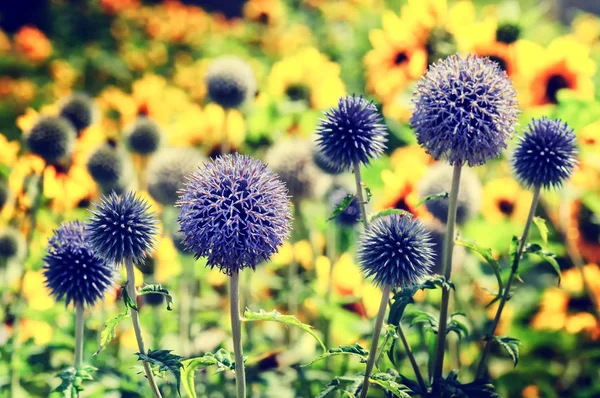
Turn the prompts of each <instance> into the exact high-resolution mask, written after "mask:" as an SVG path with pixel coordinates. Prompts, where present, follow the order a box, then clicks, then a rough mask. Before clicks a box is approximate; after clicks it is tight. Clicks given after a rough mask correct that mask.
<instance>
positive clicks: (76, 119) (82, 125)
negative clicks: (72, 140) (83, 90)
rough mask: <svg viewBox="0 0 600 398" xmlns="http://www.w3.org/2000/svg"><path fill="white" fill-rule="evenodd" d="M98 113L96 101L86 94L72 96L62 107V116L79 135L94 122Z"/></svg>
mask: <svg viewBox="0 0 600 398" xmlns="http://www.w3.org/2000/svg"><path fill="white" fill-rule="evenodd" d="M96 113H97V112H96V106H95V105H94V101H93V100H92V99H91V98H90V97H89V96H88V95H86V94H75V95H72V96H71V97H69V98H67V100H66V101H65V102H63V104H62V105H61V107H60V116H61V117H63V118H64V119H66V120H68V121H69V122H70V123H71V124H72V125H73V127H74V128H75V130H76V131H77V133H80V132H81V131H83V130H84V129H86V128H87V127H89V126H90V125H91V124H92V123H93V122H94V119H95V118H96Z"/></svg>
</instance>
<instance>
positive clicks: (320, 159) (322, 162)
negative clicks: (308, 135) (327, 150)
mask: <svg viewBox="0 0 600 398" xmlns="http://www.w3.org/2000/svg"><path fill="white" fill-rule="evenodd" d="M313 163H314V164H315V166H317V167H318V168H319V170H321V171H322V172H323V173H326V174H329V175H339V174H342V173H343V172H344V169H343V168H341V167H339V166H338V165H337V164H336V163H335V162H333V161H332V160H330V159H328V158H327V157H326V156H325V154H324V153H323V152H322V151H321V150H320V149H319V148H314V149H313Z"/></svg>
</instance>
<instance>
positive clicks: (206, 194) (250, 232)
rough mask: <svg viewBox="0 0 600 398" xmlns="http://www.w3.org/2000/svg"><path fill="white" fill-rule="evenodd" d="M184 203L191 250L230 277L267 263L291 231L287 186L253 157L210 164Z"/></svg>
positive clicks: (192, 183) (183, 226) (187, 192)
mask: <svg viewBox="0 0 600 398" xmlns="http://www.w3.org/2000/svg"><path fill="white" fill-rule="evenodd" d="M178 205H179V206H180V208H181V209H180V214H179V217H178V221H179V224H180V226H181V228H180V230H181V232H182V233H183V235H184V237H185V238H184V242H185V244H186V246H187V247H188V248H189V249H190V252H193V253H194V254H195V255H196V258H199V257H207V265H208V266H209V267H211V268H213V267H218V268H219V269H220V270H221V271H222V272H223V273H226V274H228V275H231V274H232V273H234V272H238V271H240V270H242V269H244V268H248V267H250V268H252V269H255V268H256V266H257V265H258V264H260V263H261V262H263V261H267V260H268V259H269V258H270V257H271V255H272V254H273V253H275V252H277V250H278V248H279V247H280V246H281V245H282V244H283V242H284V240H285V239H287V238H288V236H289V233H290V221H291V218H292V217H291V211H290V203H289V199H288V196H287V190H286V189H285V186H284V184H283V183H282V182H281V181H279V179H278V178H277V176H276V175H275V173H273V172H272V171H271V170H269V168H268V167H267V166H266V165H265V164H263V163H262V162H261V161H259V160H256V159H253V158H251V157H250V156H247V155H239V154H235V155H225V156H222V157H218V158H216V159H215V160H211V161H209V162H206V163H205V164H204V167H203V168H202V169H201V170H200V171H198V172H196V173H194V174H193V175H192V176H191V178H190V179H189V181H188V182H187V184H186V187H185V189H184V190H183V191H182V192H181V197H180V199H179V201H178Z"/></svg>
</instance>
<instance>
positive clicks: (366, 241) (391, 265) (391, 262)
mask: <svg viewBox="0 0 600 398" xmlns="http://www.w3.org/2000/svg"><path fill="white" fill-rule="evenodd" d="M358 262H359V263H360V265H361V267H362V271H363V273H364V274H365V277H367V278H368V277H371V276H372V277H373V280H374V282H375V284H377V285H378V286H380V287H384V286H388V285H389V286H392V287H402V286H410V285H413V284H415V283H417V282H418V281H419V280H420V279H421V278H422V277H424V276H426V275H429V274H430V273H431V270H432V269H433V265H434V249H433V244H432V242H431V234H430V233H429V232H428V230H427V228H425V226H424V225H423V224H422V223H421V222H420V221H418V220H414V219H413V218H412V217H409V216H401V215H398V214H392V215H390V216H385V217H380V218H378V219H376V220H375V221H373V223H372V224H371V226H370V228H369V229H368V230H366V231H365V232H364V233H363V234H362V236H361V238H360V242H359V248H358Z"/></svg>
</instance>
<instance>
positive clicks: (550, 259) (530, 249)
mask: <svg viewBox="0 0 600 398" xmlns="http://www.w3.org/2000/svg"><path fill="white" fill-rule="evenodd" d="M525 253H529V254H535V255H537V256H539V257H540V258H541V259H542V260H544V261H546V262H547V263H549V264H550V265H551V266H552V268H553V269H554V271H555V272H556V275H558V285H559V286H560V280H561V272H560V265H558V262H557V261H556V256H555V255H554V254H553V253H550V252H549V251H547V250H544V249H542V247H541V246H540V245H538V244H537V243H529V244H527V246H525Z"/></svg>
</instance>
